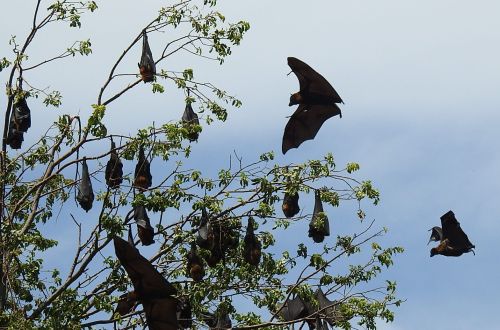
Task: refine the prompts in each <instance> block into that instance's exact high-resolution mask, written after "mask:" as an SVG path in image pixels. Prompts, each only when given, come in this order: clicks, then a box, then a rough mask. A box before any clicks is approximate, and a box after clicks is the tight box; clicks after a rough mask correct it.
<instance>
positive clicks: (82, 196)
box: [76, 157, 94, 212]
mask: <svg viewBox="0 0 500 330" xmlns="http://www.w3.org/2000/svg"><path fill="white" fill-rule="evenodd" d="M76 200H77V201H78V203H79V204H80V206H81V207H82V209H84V210H85V212H88V211H89V210H90V209H91V208H92V203H93V202H94V192H93V191H92V182H91V181H90V175H89V168H88V166H87V159H86V158H85V157H83V161H82V178H81V180H80V185H79V186H78V194H77V195H76Z"/></svg>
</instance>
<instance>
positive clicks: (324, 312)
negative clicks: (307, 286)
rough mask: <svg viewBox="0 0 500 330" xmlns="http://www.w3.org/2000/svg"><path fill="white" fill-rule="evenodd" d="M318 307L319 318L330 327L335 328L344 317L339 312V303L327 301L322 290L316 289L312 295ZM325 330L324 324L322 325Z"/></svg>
mask: <svg viewBox="0 0 500 330" xmlns="http://www.w3.org/2000/svg"><path fill="white" fill-rule="evenodd" d="M314 295H315V297H316V299H317V300H318V305H319V314H318V315H319V316H320V317H321V318H322V319H324V320H325V321H326V322H328V324H329V325H330V326H331V327H335V326H336V323H337V322H338V321H340V320H343V319H344V317H343V316H342V313H341V312H340V310H339V302H338V301H331V300H329V299H328V298H327V297H326V296H325V294H324V292H323V290H321V288H318V290H316V292H315V293H314ZM324 327H325V329H326V324H325V325H324Z"/></svg>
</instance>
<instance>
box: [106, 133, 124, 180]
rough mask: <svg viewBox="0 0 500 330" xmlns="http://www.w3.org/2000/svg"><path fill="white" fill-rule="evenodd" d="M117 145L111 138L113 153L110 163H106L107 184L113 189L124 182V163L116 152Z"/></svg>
mask: <svg viewBox="0 0 500 330" xmlns="http://www.w3.org/2000/svg"><path fill="white" fill-rule="evenodd" d="M115 149H116V145H115V142H114V141H113V139H111V154H110V159H109V160H108V163H107V164H106V171H105V173H104V178H105V179H106V184H107V185H108V187H110V188H111V189H113V188H118V187H119V186H120V185H121V183H122V182H123V164H122V161H121V160H120V158H119V157H118V154H117V153H116V150H115Z"/></svg>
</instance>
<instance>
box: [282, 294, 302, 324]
mask: <svg viewBox="0 0 500 330" xmlns="http://www.w3.org/2000/svg"><path fill="white" fill-rule="evenodd" d="M279 315H280V316H281V317H282V318H283V320H285V321H294V320H298V319H301V318H303V317H306V316H307V315H309V311H308V308H307V306H306V304H305V303H304V301H303V300H302V299H301V298H300V297H299V296H297V297H295V298H293V299H288V300H287V301H286V302H284V303H283V305H282V306H281V310H280V311H279Z"/></svg>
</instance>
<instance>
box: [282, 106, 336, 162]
mask: <svg viewBox="0 0 500 330" xmlns="http://www.w3.org/2000/svg"><path fill="white" fill-rule="evenodd" d="M339 114H340V109H339V107H338V106H337V105H335V104H331V105H321V104H316V105H306V104H300V105H299V107H298V108H297V110H295V112H294V113H293V115H292V117H290V120H288V123H287V124H286V127H285V132H284V134H283V144H282V146H281V149H282V152H283V154H284V153H286V152H287V151H288V150H290V149H292V148H297V147H298V146H300V145H301V144H302V142H304V141H306V140H312V139H314V137H315V136H316V134H317V133H318V131H319V129H320V128H321V126H322V125H323V123H324V122H325V121H326V120H328V119H329V118H331V117H333V116H335V115H339Z"/></svg>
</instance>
